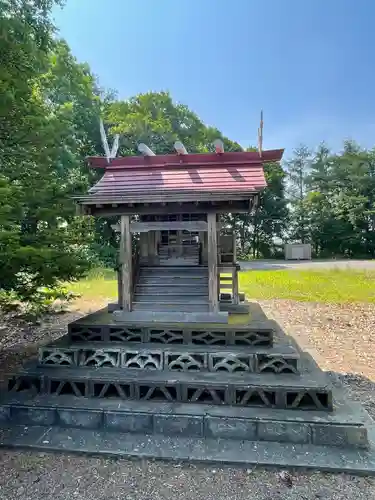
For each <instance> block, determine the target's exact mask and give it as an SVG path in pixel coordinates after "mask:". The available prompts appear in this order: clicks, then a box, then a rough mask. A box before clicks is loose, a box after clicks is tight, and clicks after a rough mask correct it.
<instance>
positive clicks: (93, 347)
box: [39, 337, 300, 375]
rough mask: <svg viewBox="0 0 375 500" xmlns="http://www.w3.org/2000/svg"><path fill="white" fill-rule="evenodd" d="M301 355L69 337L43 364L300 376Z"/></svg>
mask: <svg viewBox="0 0 375 500" xmlns="http://www.w3.org/2000/svg"><path fill="white" fill-rule="evenodd" d="M299 358H300V355H299V353H298V352H297V351H296V349H295V348H294V347H292V346H291V345H288V344H285V345H279V346H277V347H268V348H267V347H251V346H249V347H244V346H241V347H239V346H231V347H222V346H202V345H190V346H184V345H182V346H181V345H173V344H172V345H168V344H167V345H162V346H155V344H152V343H145V344H141V343H129V344H124V342H84V343H72V342H70V341H69V338H67V337H65V338H63V339H60V340H59V341H57V342H54V343H52V344H49V345H48V346H44V347H41V348H40V349H39V365H48V366H51V367H59V366H60V367H61V366H95V367H97V368H99V367H102V366H107V367H108V366H109V367H123V368H132V369H141V370H169V371H185V372H190V371H194V372H197V371H199V372H207V371H208V372H228V373H238V372H255V373H277V374H280V375H282V374H285V373H295V374H297V373H298V361H299Z"/></svg>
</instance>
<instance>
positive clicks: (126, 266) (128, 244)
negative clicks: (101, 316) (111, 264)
mask: <svg viewBox="0 0 375 500" xmlns="http://www.w3.org/2000/svg"><path fill="white" fill-rule="evenodd" d="M120 254H121V264H122V265H121V269H122V309H123V311H131V310H132V295H133V289H132V281H133V280H132V240H131V233H130V216H129V215H121V222H120Z"/></svg>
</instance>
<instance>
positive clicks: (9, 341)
mask: <svg viewBox="0 0 375 500" xmlns="http://www.w3.org/2000/svg"><path fill="white" fill-rule="evenodd" d="M105 305H106V304H105V303H103V302H102V301H85V300H77V301H76V302H74V304H72V306H71V307H70V312H67V313H61V314H55V315H49V316H45V317H43V319H42V320H41V321H40V322H38V323H37V324H35V323H34V324H32V323H27V322H25V321H22V320H20V319H17V318H15V317H12V316H10V315H0V381H4V380H6V379H7V377H8V376H9V375H10V374H12V373H15V372H16V371H17V370H19V369H20V368H21V366H22V365H23V363H24V362H25V361H26V360H27V359H29V358H32V357H34V356H36V355H37V352H38V348H39V347H40V346H42V345H44V344H48V343H49V342H52V341H53V340H56V339H58V338H59V337H61V336H62V335H65V334H66V333H67V326H68V323H70V322H71V321H74V320H76V319H78V318H80V317H81V316H84V315H85V314H89V313H91V312H94V311H97V310H98V309H101V308H102V307H104V306H105Z"/></svg>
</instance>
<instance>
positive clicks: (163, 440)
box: [0, 420, 375, 475]
mask: <svg viewBox="0 0 375 500" xmlns="http://www.w3.org/2000/svg"><path fill="white" fill-rule="evenodd" d="M92 425H94V424H92ZM140 425H141V424H140ZM167 425H169V426H170V429H171V431H172V425H171V420H169V422H168V424H167ZM180 425H181V424H180V423H177V424H176V426H175V427H174V430H175V434H174V435H171V436H164V435H162V434H144V433H138V434H137V433H132V432H108V429H107V428H104V429H100V430H98V429H90V428H82V426H80V428H74V427H70V428H67V427H66V426H65V427H60V426H45V425H31V426H27V427H25V426H24V425H11V423H7V422H5V423H4V425H3V426H2V427H1V433H0V446H2V447H6V448H14V449H20V450H23V449H26V450H30V449H31V450H35V451H40V452H43V453H46V452H53V453H56V452H64V453H72V454H73V453H79V454H83V453H87V454H89V455H98V454H103V455H104V456H106V457H108V456H113V457H117V458H120V457H122V458H137V459H143V460H147V459H150V460H155V459H158V460H160V459H163V460H172V461H174V462H176V463H179V462H187V463H192V462H197V463H202V462H205V463H207V464H209V465H211V466H212V464H215V465H216V466H218V467H221V466H226V465H228V464H231V465H232V466H233V467H238V466H242V467H247V468H249V467H253V466H267V467H281V468H282V469H285V468H287V469H288V468H291V469H298V468H302V470H306V469H317V470H321V471H325V472H327V471H329V472H336V473H337V472H339V473H343V472H346V473H348V474H358V475H374V474H375V449H374V447H373V446H372V445H371V444H370V448H369V449H368V450H367V449H366V450H359V449H358V448H357V447H345V448H340V447H337V446H327V443H325V445H323V446H320V445H315V444H299V443H297V444H296V443H294V442H285V441H284V442H278V441H274V442H272V441H267V440H263V441H252V440H241V441H240V442H239V441H238V439H231V438H229V439H225V438H222V439H218V438H200V437H185V436H183V435H182V433H181V432H179V431H177V428H178V427H179V426H180ZM224 425H225V424H224ZM279 425H280V424H279ZM198 427H199V426H198ZM285 432H286V431H284V433H285ZM343 432H345V431H344V430H343ZM343 432H342V433H343ZM294 434H295V436H298V434H299V432H296V433H294ZM322 434H323V435H324V433H322ZM369 434H370V435H371V437H372V439H371V440H370V443H371V442H373V441H375V432H373V431H370V433H369ZM283 435H285V434H283ZM318 435H319V430H318ZM331 435H332V436H337V435H339V433H331Z"/></svg>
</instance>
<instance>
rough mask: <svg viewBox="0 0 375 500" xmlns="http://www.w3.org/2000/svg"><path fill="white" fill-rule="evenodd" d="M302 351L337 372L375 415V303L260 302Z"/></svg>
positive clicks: (350, 391) (324, 368)
mask: <svg viewBox="0 0 375 500" xmlns="http://www.w3.org/2000/svg"><path fill="white" fill-rule="evenodd" d="M259 304H260V305H261V307H262V308H263V310H264V311H265V313H266V315H267V316H268V317H269V318H272V319H275V320H276V321H277V322H278V323H279V324H280V325H281V326H282V327H283V329H284V330H285V332H286V333H287V334H289V335H292V336H293V337H294V338H295V339H296V341H297V342H298V344H299V345H300V347H301V348H302V349H303V350H306V351H308V352H309V353H310V354H311V355H312V356H313V357H314V359H315V361H316V362H317V363H318V364H319V366H320V368H322V369H323V370H326V371H331V372H335V373H337V375H338V378H339V380H340V381H341V382H343V383H344V385H345V387H346V388H347V389H348V391H349V393H350V397H351V398H352V399H354V400H356V401H361V402H362V403H363V405H364V406H365V408H366V409H367V410H368V411H369V413H370V414H371V416H372V417H373V418H375V362H374V360H375V329H374V325H375V305H374V304H341V305H340V304H319V303H309V302H295V301H292V300H269V301H259Z"/></svg>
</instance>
